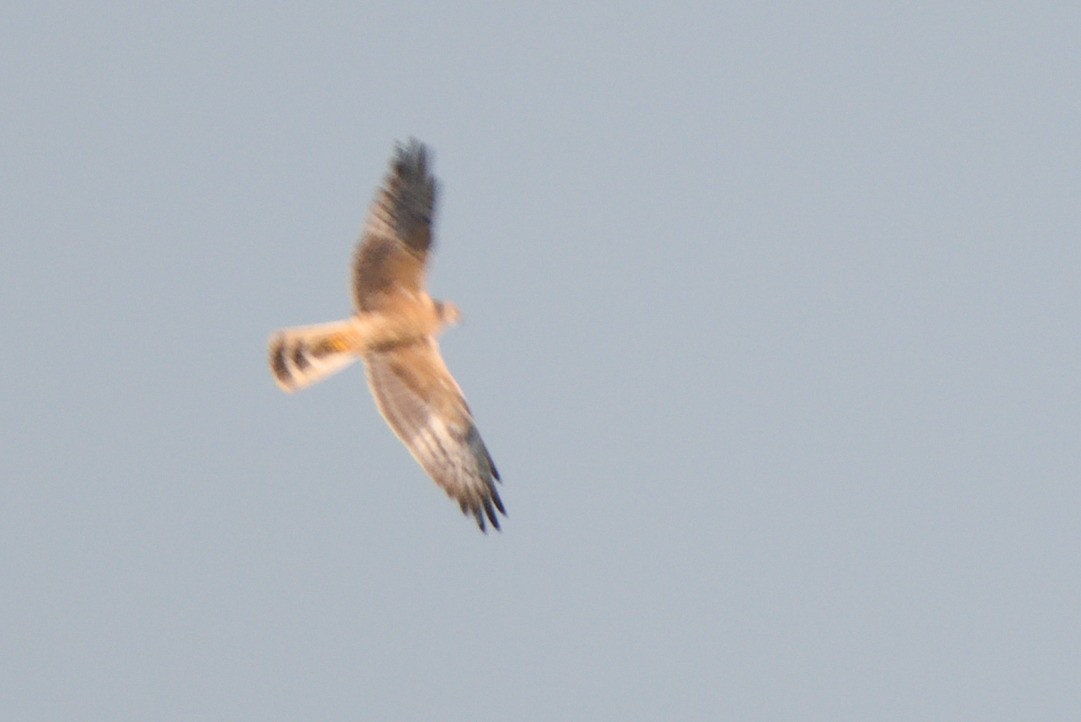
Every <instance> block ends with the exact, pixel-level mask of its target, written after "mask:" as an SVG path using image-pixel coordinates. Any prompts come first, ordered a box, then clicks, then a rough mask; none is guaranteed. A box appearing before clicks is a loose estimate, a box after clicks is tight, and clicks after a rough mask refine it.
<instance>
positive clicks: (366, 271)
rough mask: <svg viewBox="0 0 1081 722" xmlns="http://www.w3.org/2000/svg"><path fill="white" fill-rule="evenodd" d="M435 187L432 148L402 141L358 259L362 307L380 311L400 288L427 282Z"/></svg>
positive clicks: (356, 295)
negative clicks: (429, 150) (426, 265)
mask: <svg viewBox="0 0 1081 722" xmlns="http://www.w3.org/2000/svg"><path fill="white" fill-rule="evenodd" d="M435 192H436V182H435V178H433V177H432V176H431V174H430V173H429V172H428V150H427V148H425V146H424V145H423V144H422V143H419V142H417V141H416V140H410V141H409V143H408V144H406V145H398V146H397V147H396V148H395V152H394V158H393V159H391V163H390V170H389V172H388V173H387V177H386V179H385V180H384V181H383V187H382V188H380V189H379V190H378V191H377V192H376V195H375V201H374V202H373V203H372V207H371V210H370V211H369V213H368V220H367V222H366V223H365V227H364V233H363V235H362V238H361V242H360V246H359V247H358V248H357V253H356V256H355V258H354V260H353V301H354V303H355V304H356V307H357V309H358V310H360V311H375V310H379V309H380V308H382V307H384V305H385V304H387V303H389V302H390V301H391V300H392V297H393V295H394V294H395V293H398V292H402V291H405V292H407V293H414V292H417V291H420V290H421V289H422V288H423V287H424V263H425V261H426V260H427V257H428V250H429V248H431V245H432V211H433V209H434V207H435Z"/></svg>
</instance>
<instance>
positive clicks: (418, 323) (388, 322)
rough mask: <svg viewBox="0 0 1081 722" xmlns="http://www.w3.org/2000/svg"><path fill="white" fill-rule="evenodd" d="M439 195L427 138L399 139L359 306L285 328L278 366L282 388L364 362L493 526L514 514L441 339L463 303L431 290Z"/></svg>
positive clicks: (382, 392)
mask: <svg viewBox="0 0 1081 722" xmlns="http://www.w3.org/2000/svg"><path fill="white" fill-rule="evenodd" d="M435 196H436V181H435V178H433V177H432V175H431V173H430V172H429V170H428V152H427V149H426V148H425V147H424V145H422V144H421V143H418V142H417V141H415V140H413V141H410V142H409V143H408V144H406V145H399V146H397V148H396V151H395V155H394V157H393V158H392V160H391V164H390V171H389V172H388V174H387V177H386V180H385V181H384V183H383V187H382V188H380V189H379V190H378V191H377V192H376V196H375V200H374V202H373V204H372V207H371V210H370V212H369V214H368V220H367V222H366V224H365V228H364V232H363V234H362V237H361V242H360V245H359V246H358V248H357V252H356V256H355V258H354V261H353V303H354V306H355V307H356V313H355V314H354V315H353V316H352V317H351V318H349V319H346V320H344V321H336V322H332V323H327V324H321V325H318V326H303V327H296V328H288V329H284V330H282V331H279V332H277V333H276V334H274V336H272V337H271V339H270V353H269V361H270V370H271V374H272V375H273V376H274V379H275V381H276V382H277V384H278V386H279V387H281V388H282V389H283V390H285V391H289V392H292V391H296V390H298V389H301V388H304V387H306V386H309V385H311V384H313V383H315V382H317V381H320V380H322V379H324V378H326V377H327V376H329V375H331V374H333V373H335V372H337V371H340V370H341V369H342V368H344V367H346V366H348V365H349V364H350V363H352V362H353V361H355V360H357V359H358V358H359V359H361V360H363V361H364V366H365V369H366V371H367V378H368V385H369V387H370V388H371V391H372V395H373V396H374V397H375V401H376V405H377V406H378V407H379V411H380V413H382V415H383V418H384V419H386V421H387V424H388V425H389V426H390V428H391V429H392V430H393V431H394V433H395V435H397V437H398V438H399V439H400V440H401V441H402V443H403V444H405V447H406V448H407V449H409V452H410V453H411V454H412V455H413V458H414V459H416V460H417V463H419V464H420V466H421V467H422V468H423V469H424V471H426V472H427V473H428V475H429V476H431V477H432V479H434V480H435V482H436V483H437V484H439V485H440V486H441V487H443V489H444V491H446V492H447V495H448V496H450V497H451V498H452V499H454V500H455V501H456V502H458V506H459V507H460V508H461V510H462V511H463V512H464V513H466V514H470V515H472V516H473V518H474V519H476V521H477V525H478V526H479V527H480V528H481V530H482V531H487V529H486V526H485V520H487V521H489V522H491V524H492V526H494V527H495V528H496V529H498V528H499V517H498V514H497V512H499V513H502V514H504V515H506V510H505V509H504V508H503V502H502V501H501V500H500V498H499V493H498V492H497V490H496V488H495V482H496V481H498V480H499V472H498V471H496V468H495V464H494V463H493V462H492V457H491V455H490V454H489V453H488V449H487V448H486V447H485V446H484V442H483V441H482V440H481V437H480V433H479V432H478V431H477V427H476V424H475V423H474V421H473V414H472V413H471V412H470V410H469V405H468V404H466V401H465V397H464V395H463V394H462V391H461V389H460V388H459V387H458V384H457V383H456V382H455V381H454V378H453V377H452V376H451V375H450V371H448V370H447V367H446V364H444V363H443V358H442V356H440V354H439V346H438V344H437V343H436V341H435V336H436V334H437V333H438V332H439V331H440V330H441V329H442V328H443V327H444V326H446V325H449V324H454V323H456V322H457V320H458V310H457V308H455V307H454V305H453V304H451V303H448V302H443V301H435V300H433V299H432V298H431V297H430V296H429V295H428V294H427V292H426V291H425V289H424V271H425V265H426V261H427V258H428V253H429V252H430V250H431V248H432V213H433V210H434V208H435Z"/></svg>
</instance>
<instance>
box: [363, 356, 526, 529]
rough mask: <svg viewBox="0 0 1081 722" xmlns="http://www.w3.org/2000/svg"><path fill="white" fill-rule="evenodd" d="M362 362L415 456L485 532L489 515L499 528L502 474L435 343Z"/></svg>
mask: <svg viewBox="0 0 1081 722" xmlns="http://www.w3.org/2000/svg"><path fill="white" fill-rule="evenodd" d="M363 358H364V362H365V368H366V370H367V375H368V385H369V386H370V387H371V389H372V395H374V396H375V401H376V404H377V405H378V406H379V411H380V413H382V414H383V418H385V419H386V420H387V423H388V424H389V425H390V428H391V429H393V431H394V433H395V434H396V435H397V437H398V438H399V439H401V441H402V443H403V444H405V446H406V448H407V449H409V452H410V453H411V454H412V455H413V458H414V459H416V460H417V462H418V463H419V464H420V465H421V467H422V468H423V469H424V470H425V471H426V472H427V473H428V475H429V476H431V477H432V479H434V480H435V481H436V483H437V484H439V485H440V486H441V487H443V490H444V491H446V492H447V495H448V496H450V497H451V498H452V499H454V500H455V501H457V502H458V506H459V507H461V509H462V512H463V513H465V514H472V515H473V517H474V518H475V519H476V520H477V525H478V526H480V528H481V530H482V531H486V529H485V517H487V519H488V521H490V522H491V523H492V526H494V527H495V528H496V529H498V528H499V520H498V517H497V515H496V510H498V511H499V512H501V513H503V514H504V515H506V510H505V509H504V508H503V502H502V500H500V498H499V493H498V492H497V491H496V488H495V482H496V481H498V480H499V472H498V471H497V470H496V468H495V464H494V463H493V462H492V457H491V455H489V453H488V449H487V448H486V447H485V446H484V442H483V441H482V440H481V438H480V432H479V431H477V427H476V424H474V422H473V415H472V413H470V411H469V406H468V405H467V404H466V402H465V398H464V397H463V396H462V391H461V389H460V388H459V387H458V384H457V383H456V382H455V381H454V379H453V377H451V375H450V371H448V370H447V366H446V364H444V363H443V358H442V357H441V356H440V355H439V347H438V346H437V345H436V343H435V340H434V339H432V338H427V339H425V340H422V341H419V342H416V343H412V344H408V345H401V346H395V347H392V348H388V349H384V350H380V351H373V352H371V353H368V354H365V355H364V357H363Z"/></svg>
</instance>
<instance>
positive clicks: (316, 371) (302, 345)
mask: <svg viewBox="0 0 1081 722" xmlns="http://www.w3.org/2000/svg"><path fill="white" fill-rule="evenodd" d="M358 347H359V344H358V338H357V332H356V328H355V325H354V324H353V323H352V321H334V322H333V323H323V324H319V325H316V326H297V327H295V328H286V329H282V330H281V331H278V332H277V333H275V334H274V335H273V336H272V337H271V338H270V344H269V361H270V373H271V374H273V376H274V381H275V382H277V384H278V387H279V388H281V390H282V391H288V392H293V391H297V390H299V389H303V388H306V387H308V386H311V385H312V384H314V383H317V382H319V381H322V380H323V379H325V378H326V377H327V376H330V375H331V374H335V373H337V372H338V371H341V370H342V369H343V368H345V367H346V366H348V365H349V364H351V363H353V362H354V361H356V360H357V359H358V358H360V357H359V356H358V355H357V353H356V351H355V349H357V348H358Z"/></svg>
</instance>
